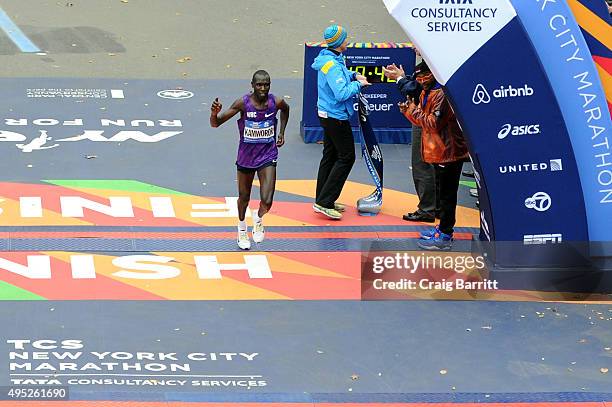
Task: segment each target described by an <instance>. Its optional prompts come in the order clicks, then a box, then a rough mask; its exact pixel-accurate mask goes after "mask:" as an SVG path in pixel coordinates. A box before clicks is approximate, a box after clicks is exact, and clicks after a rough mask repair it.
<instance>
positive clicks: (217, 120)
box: [210, 98, 244, 127]
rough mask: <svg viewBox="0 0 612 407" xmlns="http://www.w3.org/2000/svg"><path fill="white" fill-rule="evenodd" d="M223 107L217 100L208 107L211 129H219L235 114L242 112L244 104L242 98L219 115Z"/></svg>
mask: <svg viewBox="0 0 612 407" xmlns="http://www.w3.org/2000/svg"><path fill="white" fill-rule="evenodd" d="M222 108H223V105H222V104H221V102H220V101H219V98H215V100H214V101H213V102H212V105H211V106H210V125H211V127H219V126H221V125H222V124H223V123H225V122H226V121H228V120H229V119H231V118H232V117H234V116H235V115H236V113H238V112H240V111H242V110H244V102H243V100H242V98H239V99H236V100H235V101H234V103H232V105H231V106H230V108H229V109H227V110H226V111H225V112H223V113H219V112H220V111H221V109H222Z"/></svg>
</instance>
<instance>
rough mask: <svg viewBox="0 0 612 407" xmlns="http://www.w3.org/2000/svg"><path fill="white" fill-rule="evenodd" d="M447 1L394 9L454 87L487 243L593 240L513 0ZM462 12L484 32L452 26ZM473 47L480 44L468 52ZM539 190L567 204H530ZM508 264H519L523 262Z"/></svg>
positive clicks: (568, 149) (562, 131)
mask: <svg viewBox="0 0 612 407" xmlns="http://www.w3.org/2000/svg"><path fill="white" fill-rule="evenodd" d="M442 3H443V2H440V1H438V0H436V1H434V0H429V1H411V0H405V1H400V2H397V4H395V5H390V6H392V7H391V13H392V14H393V15H394V16H395V17H396V18H397V19H398V21H399V22H400V24H402V25H403V27H404V29H405V30H406V32H407V33H408V36H409V37H410V38H411V39H412V40H413V41H414V42H415V44H416V45H417V47H420V49H421V50H422V53H423V55H424V57H425V59H426V60H427V61H428V62H429V63H430V65H431V66H432V69H433V70H434V72H436V74H438V75H440V79H441V81H442V82H443V83H445V84H446V87H445V91H446V93H447V95H448V96H449V99H450V100H451V103H452V105H453V107H454V109H455V112H456V113H457V117H458V119H459V121H460V124H461V127H462V129H463V130H464V132H465V134H466V135H467V136H468V139H469V143H470V152H471V154H472V158H473V160H474V163H475V168H476V171H477V172H478V174H479V180H478V184H479V186H480V196H481V198H480V207H481V209H482V216H481V218H482V220H483V222H482V225H483V226H482V227H483V230H482V233H481V238H485V240H506V241H522V240H523V235H525V234H527V232H528V231H529V230H534V229H535V230H536V231H537V230H541V233H547V231H551V230H553V231H559V232H560V233H562V234H563V236H564V237H565V238H566V239H567V240H576V241H586V240H588V234H587V227H586V217H585V209H584V202H583V198H582V191H581V190H580V187H579V186H580V179H579V177H578V171H577V167H576V162H575V158H574V156H573V153H572V146H571V143H570V140H569V137H568V134H567V129H566V127H565V125H564V122H563V117H562V115H561V112H560V110H559V108H558V105H557V103H556V100H555V96H554V94H553V92H552V89H551V86H550V84H549V82H548V80H547V78H546V75H545V73H544V72H543V70H542V67H541V65H540V61H539V59H538V56H537V54H536V52H535V51H534V49H533V47H532V45H531V43H530V42H529V38H528V37H527V36H526V34H525V32H524V30H523V28H522V26H521V25H520V23H519V21H518V19H517V18H516V16H515V12H514V9H513V8H512V6H511V4H510V3H509V2H508V1H501V0H500V1H487V2H484V1H479V0H474V1H465V2H451V4H446V3H448V2H444V4H442ZM454 3H461V4H454ZM420 10H427V11H426V12H423V11H420ZM485 10H487V11H485ZM421 13H422V15H423V16H422V17H421ZM457 13H464V14H465V13H468V14H470V17H469V18H470V19H471V20H470V21H474V22H479V23H480V25H479V27H480V28H478V27H475V28H473V29H470V30H467V31H466V30H464V29H462V28H461V27H459V28H457V25H452V24H451V22H452V21H454V20H453V19H458V18H459V17H457V15H458V14H457ZM441 20H448V21H447V26H446V27H447V28H448V30H446V31H445V30H442V31H441V32H437V31H435V30H433V29H432V27H436V26H437V25H436V23H438V22H440V21H441ZM450 27H454V28H453V29H452V30H451V28H450ZM434 39H435V42H434ZM443 40H445V41H444V42H441V41H443ZM440 43H444V44H456V47H459V49H461V50H462V52H461V55H465V56H461V57H459V56H455V57H452V54H451V56H448V55H447V54H448V53H449V51H448V50H449V49H453V48H455V46H444V47H440V46H439V44H440ZM463 43H466V44H470V45H469V47H473V46H474V47H476V48H475V49H471V48H470V49H468V48H465V47H468V45H465V47H464V48H461V45H460V44H463ZM507 44H512V47H513V57H512V58H510V59H509V58H506V57H505V55H503V50H504V49H506V47H507ZM453 58H454V59H455V61H454V65H453V66H454V67H453V68H452V69H450V70H448V68H447V67H445V66H448V64H450V63H451V61H452V60H453ZM552 160H554V162H555V163H557V164H555V165H554V167H555V171H552V170H549V171H545V170H544V167H543V166H538V165H536V166H535V167H534V166H532V165H529V164H535V163H547V164H546V168H549V167H550V168H552V167H553V165H552V162H553V161H552ZM510 175H511V176H510ZM539 191H541V192H544V193H546V194H548V195H549V196H550V198H551V199H552V201H553V202H562V204H559V205H552V206H551V207H550V208H549V209H548V210H547V211H545V212H538V211H534V210H533V209H531V208H528V207H526V206H525V200H526V199H527V198H529V197H531V196H533V195H534V194H535V193H536V192H539ZM498 255H499V253H498ZM498 261H502V262H504V264H506V265H512V264H513V263H514V262H516V259H512V258H511V257H508V258H506V259H502V258H498Z"/></svg>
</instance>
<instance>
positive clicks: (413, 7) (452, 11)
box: [383, 0, 516, 85]
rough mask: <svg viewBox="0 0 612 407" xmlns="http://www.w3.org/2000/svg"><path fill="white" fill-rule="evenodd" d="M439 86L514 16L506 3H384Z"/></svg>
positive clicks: (468, 0) (464, 0) (386, 0)
mask: <svg viewBox="0 0 612 407" xmlns="http://www.w3.org/2000/svg"><path fill="white" fill-rule="evenodd" d="M383 1H384V3H385V5H386V6H387V9H388V10H389V13H391V15H392V16H393V17H394V18H395V19H396V20H397V22H398V23H399V24H400V25H401V26H402V28H403V29H404V31H405V32H406V33H407V34H408V37H409V38H410V40H411V41H412V42H413V43H414V44H415V45H416V46H417V48H418V49H419V51H420V52H421V54H422V55H423V57H424V58H425V60H426V61H427V62H428V63H429V64H430V68H431V69H432V71H433V73H434V75H435V76H436V78H437V79H438V81H440V83H441V84H442V85H444V84H446V82H448V81H449V80H450V78H451V77H452V76H453V74H454V73H455V72H457V70H458V69H459V68H460V67H461V66H462V65H463V64H464V63H465V62H466V61H467V60H469V59H470V58H471V57H472V55H474V53H476V51H478V50H479V49H480V48H481V47H482V46H483V45H484V44H485V43H486V42H487V41H489V40H490V39H491V38H493V37H494V36H495V35H496V34H497V33H498V32H499V31H500V30H501V29H502V28H503V27H504V26H505V25H506V24H508V23H509V22H510V21H511V20H512V19H513V18H514V17H515V15H516V12H515V11H514V9H513V8H512V6H511V5H510V2H509V1H507V0H494V1H491V0H487V1H482V0H458V1H445V0H444V1H443V0H383Z"/></svg>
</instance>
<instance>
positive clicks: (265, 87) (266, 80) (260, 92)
mask: <svg viewBox="0 0 612 407" xmlns="http://www.w3.org/2000/svg"><path fill="white" fill-rule="evenodd" d="M251 86H252V87H253V95H255V97H256V98H257V99H259V100H265V99H267V98H268V93H269V92H270V74H268V73H267V72H266V71H264V70H261V69H260V70H259V71H257V72H255V73H254V74H253V79H251Z"/></svg>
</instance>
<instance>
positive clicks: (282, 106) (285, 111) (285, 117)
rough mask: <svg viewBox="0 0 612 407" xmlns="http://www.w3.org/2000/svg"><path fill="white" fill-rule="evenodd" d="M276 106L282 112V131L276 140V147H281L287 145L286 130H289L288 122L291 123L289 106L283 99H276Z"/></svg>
mask: <svg viewBox="0 0 612 407" xmlns="http://www.w3.org/2000/svg"><path fill="white" fill-rule="evenodd" d="M276 106H277V107H278V110H280V112H281V114H280V130H279V131H278V136H277V138H276V145H277V146H278V147H281V146H282V145H283V144H285V128H287V122H288V121H289V104H287V102H285V99H283V98H276Z"/></svg>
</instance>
